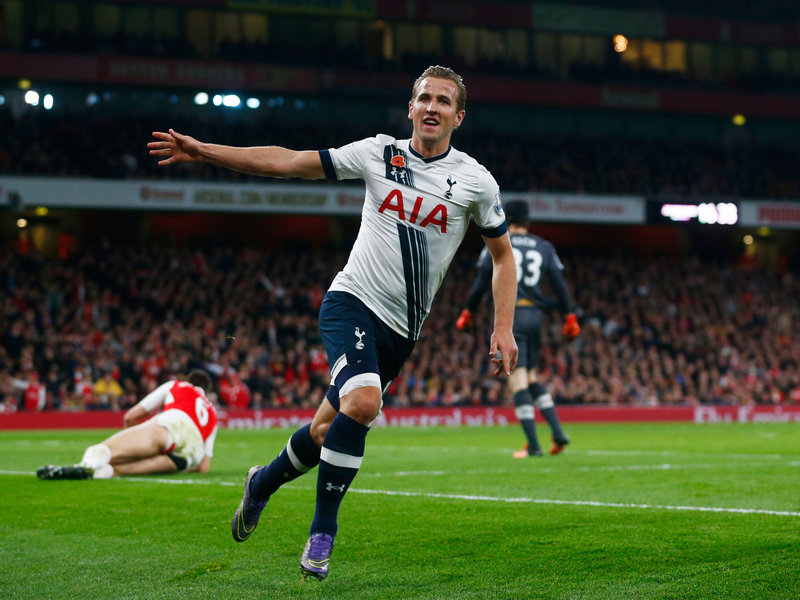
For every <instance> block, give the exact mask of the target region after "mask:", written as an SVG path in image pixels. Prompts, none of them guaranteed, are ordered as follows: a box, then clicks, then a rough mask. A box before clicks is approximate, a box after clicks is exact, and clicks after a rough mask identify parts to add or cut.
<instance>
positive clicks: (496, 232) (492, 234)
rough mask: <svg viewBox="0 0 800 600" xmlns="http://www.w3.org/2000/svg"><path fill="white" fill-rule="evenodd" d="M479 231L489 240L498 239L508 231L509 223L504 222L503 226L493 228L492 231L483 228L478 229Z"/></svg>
mask: <svg viewBox="0 0 800 600" xmlns="http://www.w3.org/2000/svg"><path fill="white" fill-rule="evenodd" d="M478 229H479V230H480V232H481V235H485V236H486V237H488V238H498V237H500V236H501V235H503V234H504V233H505V232H506V231H508V223H506V222H505V221H503V223H502V224H501V225H498V226H497V227H492V228H491V229H484V228H483V227H478Z"/></svg>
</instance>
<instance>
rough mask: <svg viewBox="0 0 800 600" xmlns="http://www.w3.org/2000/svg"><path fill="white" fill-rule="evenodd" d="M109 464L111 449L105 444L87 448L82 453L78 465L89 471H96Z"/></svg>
mask: <svg viewBox="0 0 800 600" xmlns="http://www.w3.org/2000/svg"><path fill="white" fill-rule="evenodd" d="M110 462H111V448H109V447H108V446H106V445H105V444H95V445H94V446H89V447H88V448H87V449H86V452H84V453H83V458H82V459H81V462H80V465H81V466H82V467H88V468H89V469H97V468H99V467H102V466H103V465H107V464H108V463H110Z"/></svg>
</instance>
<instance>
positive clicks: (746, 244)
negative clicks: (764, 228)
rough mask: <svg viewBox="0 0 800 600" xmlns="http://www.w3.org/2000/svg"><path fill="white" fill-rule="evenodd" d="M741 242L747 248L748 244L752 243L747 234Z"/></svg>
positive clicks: (750, 237) (750, 236) (751, 237)
mask: <svg viewBox="0 0 800 600" xmlns="http://www.w3.org/2000/svg"><path fill="white" fill-rule="evenodd" d="M742 241H743V242H744V245H745V246H749V245H750V244H752V243H753V236H752V235H750V234H749V233H748V234H747V235H746V236H744V237H743V238H742Z"/></svg>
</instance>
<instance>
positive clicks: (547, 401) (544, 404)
mask: <svg viewBox="0 0 800 600" xmlns="http://www.w3.org/2000/svg"><path fill="white" fill-rule="evenodd" d="M535 404H536V408H538V409H539V410H545V409H546V408H553V406H555V403H554V402H553V397H552V396H551V395H550V394H547V393H544V394H542V395H541V396H539V397H538V398H536V401H535Z"/></svg>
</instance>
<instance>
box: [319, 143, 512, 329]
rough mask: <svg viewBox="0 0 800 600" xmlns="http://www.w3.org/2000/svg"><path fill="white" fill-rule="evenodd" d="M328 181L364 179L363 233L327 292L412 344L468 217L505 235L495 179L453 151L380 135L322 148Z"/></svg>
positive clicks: (484, 229) (495, 233) (489, 230)
mask: <svg viewBox="0 0 800 600" xmlns="http://www.w3.org/2000/svg"><path fill="white" fill-rule="evenodd" d="M320 158H321V160H322V165H323V168H324V169H325V175H326V176H327V178H328V179H340V180H341V179H363V180H364V182H365V184H366V197H365V200H364V208H363V209H362V211H361V228H360V229H359V232H358V237H357V238H356V241H355V244H354V245H353V249H352V251H351V252H350V257H349V259H348V261H347V264H346V265H345V267H344V269H343V270H342V271H340V272H339V273H338V274H337V275H336V278H335V279H334V280H333V283H332V284H331V287H330V288H329V289H330V290H332V291H343V292H349V293H351V294H353V295H354V296H356V297H357V298H359V299H360V300H361V301H362V302H363V303H364V304H366V305H367V307H368V308H369V309H370V310H372V312H374V313H375V314H376V315H377V316H378V317H379V318H380V319H381V320H382V321H383V322H384V323H386V324H387V325H388V326H389V327H391V328H392V329H393V330H394V331H396V332H398V333H400V334H401V335H403V336H405V337H407V338H409V339H412V340H416V339H418V338H419V333H420V329H421V328H422V323H423V322H424V321H425V319H426V318H427V316H428V314H429V312H430V308H431V303H432V302H433V297H434V295H435V294H436V292H437V291H438V289H439V286H440V285H441V283H442V280H443V279H444V275H445V272H446V271H447V267H448V266H450V262H451V261H452V260H453V256H455V253H456V250H457V249H458V246H459V245H460V244H461V241H462V240H463V239H464V235H465V234H466V231H467V226H468V225H469V221H470V219H471V218H472V219H474V220H475V222H476V224H477V225H478V227H479V228H480V229H481V233H482V234H483V235H485V236H487V237H499V236H501V235H503V234H504V233H505V232H506V230H507V226H506V221H505V215H504V214H503V208H502V205H501V202H500V190H499V188H498V186H497V182H496V181H495V180H494V177H492V175H491V174H490V173H489V171H487V170H486V168H484V167H483V166H482V165H480V164H479V163H478V162H477V161H476V160H475V159H473V158H472V157H470V156H469V155H467V154H465V153H463V152H460V151H458V150H456V149H455V148H453V147H452V146H451V147H450V148H449V149H448V150H447V151H446V152H444V153H443V154H440V155H439V156H434V157H432V158H423V157H422V156H421V155H420V154H419V153H418V152H416V151H415V150H414V149H413V148H411V140H408V139H406V140H396V139H395V138H393V137H391V136H388V135H383V134H379V135H378V136H376V137H373V138H367V139H364V140H361V141H358V142H353V143H352V144H348V145H347V146H343V147H342V148H331V149H330V150H321V151H320Z"/></svg>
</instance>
